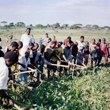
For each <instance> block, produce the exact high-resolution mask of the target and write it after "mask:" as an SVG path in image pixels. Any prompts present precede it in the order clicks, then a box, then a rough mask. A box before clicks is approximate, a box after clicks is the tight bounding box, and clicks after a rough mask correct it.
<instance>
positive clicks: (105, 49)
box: [0, 28, 110, 97]
mask: <svg viewBox="0 0 110 110" xmlns="http://www.w3.org/2000/svg"><path fill="white" fill-rule="evenodd" d="M30 31H31V30H30V29H29V28H27V30H26V33H25V34H23V35H22V38H21V41H19V42H12V43H11V45H10V46H8V47H7V48H6V49H5V50H4V52H2V50H1V49H2V43H1V39H0V60H1V61H2V60H3V61H2V62H3V65H5V66H6V67H4V68H5V70H6V71H5V74H6V76H4V77H3V78H1V77H2V76H3V74H1V73H0V94H5V95H3V96H6V93H5V92H4V90H5V89H6V87H5V88H2V86H3V82H4V81H6V80H7V81H8V78H7V77H8V76H7V74H11V73H13V74H14V73H15V72H16V71H19V72H25V73H23V74H20V75H19V76H18V79H17V81H16V82H18V83H19V82H20V81H22V78H23V77H24V83H25V84H27V83H28V74H27V73H26V72H27V71H28V70H29V67H30V68H37V69H38V70H39V71H40V72H37V80H38V81H39V77H40V74H41V73H43V69H44V67H46V68H47V78H48V79H49V78H50V72H51V71H52V72H53V75H55V72H56V71H57V70H58V69H57V63H58V62H59V63H60V65H65V66H66V65H70V62H71V63H74V64H77V65H82V64H83V60H84V64H85V65H88V61H89V56H91V67H93V62H95V66H97V65H99V64H100V62H101V60H102V57H104V58H105V64H106V62H107V61H110V44H108V46H107V44H106V39H105V38H103V39H102V42H101V39H98V42H97V43H96V41H95V39H92V43H91V44H90V45H89V42H88V41H86V42H84V36H81V37H80V40H79V41H76V42H73V41H72V39H71V37H67V38H66V39H65V40H64V42H62V41H57V40H56V38H55V36H54V37H53V39H51V38H50V37H49V36H48V33H46V36H45V37H44V38H42V39H40V41H39V44H38V43H35V41H34V42H33V40H32V37H31V36H30ZM12 55H13V56H12ZM4 59H5V61H4ZM73 60H74V61H73ZM0 63H1V62H0ZM10 63H11V64H10ZM1 64H2V63H1ZM3 65H1V68H2V66H3ZM18 65H19V66H18ZM7 68H8V69H9V71H7ZM62 70H63V67H60V68H59V71H58V72H59V75H60V77H61V72H62ZM67 70H68V68H66V67H64V72H65V74H67ZM0 72H3V71H2V69H1V70H0ZM31 74H33V73H31ZM11 76H12V75H11ZM11 78H12V77H11ZM9 79H10V77H9ZM2 90H3V91H2ZM2 92H3V93H2ZM6 97H8V96H6Z"/></svg>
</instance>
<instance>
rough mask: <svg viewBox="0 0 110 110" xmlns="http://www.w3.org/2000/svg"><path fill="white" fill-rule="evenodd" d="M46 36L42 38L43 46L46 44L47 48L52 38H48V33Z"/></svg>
mask: <svg viewBox="0 0 110 110" xmlns="http://www.w3.org/2000/svg"><path fill="white" fill-rule="evenodd" d="M45 35H46V36H45V37H44V38H42V40H43V44H44V45H45V46H47V45H48V43H49V42H50V41H51V38H50V37H49V36H48V33H46V34H45Z"/></svg>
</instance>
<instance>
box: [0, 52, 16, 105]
mask: <svg viewBox="0 0 110 110" xmlns="http://www.w3.org/2000/svg"><path fill="white" fill-rule="evenodd" d="M17 61H18V56H17V54H16V53H15V52H11V51H10V52H7V53H6V54H5V55H4V58H3V57H0V95H1V98H2V100H3V99H5V98H7V99H8V101H9V103H10V104H11V105H13V103H14V102H13V99H11V98H10V97H9V96H8V95H7V94H6V93H5V91H6V89H7V82H8V76H9V70H8V67H10V66H12V65H13V64H14V63H16V62H17Z"/></svg>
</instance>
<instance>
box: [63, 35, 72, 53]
mask: <svg viewBox="0 0 110 110" xmlns="http://www.w3.org/2000/svg"><path fill="white" fill-rule="evenodd" d="M68 43H69V44H70V49H71V54H72V49H73V45H74V43H73V41H72V40H71V37H67V39H65V40H64V42H63V45H65V46H67V45H68Z"/></svg>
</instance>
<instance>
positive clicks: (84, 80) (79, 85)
mask: <svg viewBox="0 0 110 110" xmlns="http://www.w3.org/2000/svg"><path fill="white" fill-rule="evenodd" d="M24 32H25V29H11V30H0V37H1V38H2V40H3V46H7V45H9V44H10V43H6V41H5V40H6V38H7V37H9V36H10V35H11V34H13V35H14V40H15V41H19V40H20V38H21V35H22V34H23V33H24ZM45 33H49V36H50V37H52V36H53V35H55V36H56V38H57V39H58V40H64V39H65V38H66V37H68V36H71V37H72V40H73V41H76V40H79V37H80V36H81V35H84V36H85V41H89V42H91V39H92V38H95V39H96V40H97V39H98V38H101V39H102V38H103V37H104V38H106V39H107V43H109V42H110V39H109V36H110V31H107V30H84V29H83V30H44V29H42V30H38V29H36V30H35V29H34V30H32V32H31V34H32V35H34V37H35V39H36V42H38V41H39V38H41V37H44V36H45ZM78 71H79V72H80V74H81V76H80V77H78V76H77V75H76V72H74V69H72V68H71V69H70V74H68V75H65V74H64V72H63V73H62V77H61V78H60V77H59V76H57V81H54V79H51V80H50V81H43V83H42V84H41V83H39V84H41V85H40V86H39V87H38V88H36V87H34V93H32V94H31V95H30V94H29V91H28V90H26V89H24V88H22V87H21V88H18V87H17V89H13V90H12V89H11V88H10V86H8V90H10V91H13V92H15V93H19V94H22V95H26V98H25V102H23V100H22V99H21V98H20V97H18V96H13V95H11V97H12V98H13V99H16V100H17V101H19V102H21V103H24V104H25V105H27V106H30V107H31V109H32V110H110V65H101V66H99V67H94V68H89V69H87V70H78ZM44 73H45V74H46V70H45V71H44ZM31 83H32V82H31ZM37 84H38V83H37ZM39 84H38V85H39ZM20 107H21V108H22V106H20ZM0 109H6V108H3V106H2V105H1V104H0ZM9 109H13V110H15V109H16V108H15V107H13V108H9ZM22 109H23V108H22Z"/></svg>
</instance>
